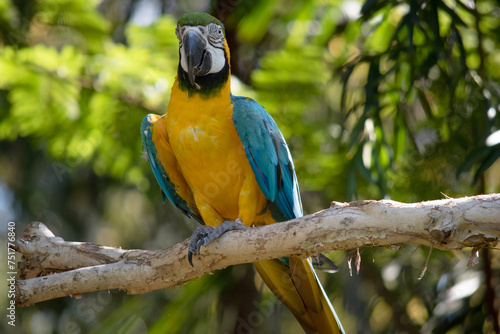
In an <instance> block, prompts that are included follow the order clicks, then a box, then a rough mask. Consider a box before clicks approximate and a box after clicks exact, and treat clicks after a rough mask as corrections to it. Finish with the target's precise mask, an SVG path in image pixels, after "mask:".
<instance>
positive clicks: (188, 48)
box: [182, 30, 212, 89]
mask: <svg viewBox="0 0 500 334" xmlns="http://www.w3.org/2000/svg"><path fill="white" fill-rule="evenodd" d="M182 43H183V45H184V53H185V56H186V64H187V67H188V78H189V82H190V83H191V85H192V86H194V87H196V89H200V88H201V87H200V86H199V85H198V84H197V83H196V77H197V76H198V77H199V76H204V75H207V74H208V72H210V69H211V68H212V56H211V54H210V52H207V50H206V41H205V39H204V38H203V37H202V36H200V34H198V33H197V32H196V31H194V30H189V31H187V32H186V34H185V35H184V38H183V42H182Z"/></svg>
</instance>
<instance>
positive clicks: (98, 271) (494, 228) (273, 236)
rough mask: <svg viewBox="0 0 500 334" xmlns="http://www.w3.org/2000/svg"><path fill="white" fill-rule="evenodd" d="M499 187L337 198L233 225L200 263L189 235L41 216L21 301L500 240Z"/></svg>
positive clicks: (21, 247) (26, 244)
mask: <svg viewBox="0 0 500 334" xmlns="http://www.w3.org/2000/svg"><path fill="white" fill-rule="evenodd" d="M499 239H500V194H493V195H482V196H474V197H466V198H459V199H444V200H437V201H429V202H421V203H414V204H403V203H398V202H394V201H387V200H382V201H359V202H351V203H339V202H333V203H332V206H331V207H330V208H329V209H326V210H323V211H320V212H317V213H314V214H311V215H308V216H305V217H302V218H298V219H294V220H291V221H288V222H283V223H279V224H273V225H269V226H262V227H256V228H252V229H248V230H242V231H231V232H227V233H226V234H224V235H223V236H222V237H220V238H219V239H217V240H215V241H214V242H212V243H211V244H210V245H208V246H207V247H203V248H202V255H201V256H195V258H194V268H193V267H191V266H190V265H189V263H188V261H187V249H188V248H187V247H188V245H189V239H188V240H185V241H183V242H179V243H177V244H175V245H173V246H172V247H170V248H169V249H164V250H154V251H149V250H123V249H117V248H112V247H104V246H100V245H96V244H91V243H82V242H67V241H64V240H63V239H62V238H59V237H56V236H54V235H53V234H52V232H50V230H49V229H48V228H47V227H46V226H45V225H43V224H42V223H38V222H35V223H32V224H30V225H29V226H28V227H27V228H26V230H25V233H24V235H23V239H19V240H18V241H17V244H16V251H18V252H19V253H21V254H22V255H23V257H22V261H21V262H20V263H19V272H20V278H21V279H20V280H18V281H17V286H16V288H17V293H16V302H17V305H18V306H27V305H32V304H35V303H38V302H41V301H45V300H50V299H54V298H59V297H64V296H70V295H79V294H81V293H84V292H91V291H97V290H105V289H122V290H125V291H126V292H127V293H131V294H137V293H146V292H149V291H152V290H156V289H163V288H167V287H171V286H175V285H180V284H183V283H186V282H188V281H190V280H192V279H195V278H198V277H201V276H203V275H205V274H207V273H210V272H213V271H214V270H218V269H222V268H225V267H227V266H230V265H235V264H240V263H247V262H254V261H259V260H268V259H273V258H277V257H283V256H290V255H299V254H301V255H304V256H310V255H313V254H315V253H317V252H329V251H333V250H340V249H353V248H357V247H363V246H384V247H398V245H399V244H416V245H424V246H429V247H434V248H438V249H442V250H451V249H462V248H465V247H472V248H474V249H479V248H481V247H486V246H488V245H492V246H496V244H497V242H498V240H499Z"/></svg>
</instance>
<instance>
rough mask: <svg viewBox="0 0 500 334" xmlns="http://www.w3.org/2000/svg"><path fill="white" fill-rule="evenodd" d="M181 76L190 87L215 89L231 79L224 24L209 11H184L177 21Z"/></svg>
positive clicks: (183, 83) (181, 80)
mask: <svg viewBox="0 0 500 334" xmlns="http://www.w3.org/2000/svg"><path fill="white" fill-rule="evenodd" d="M175 34H176V35H177V38H178V39H179V69H178V77H179V81H180V83H181V85H182V86H185V88H187V89H188V90H190V91H192V90H193V89H195V90H199V91H203V90H205V91H206V90H212V89H213V88H216V87H217V86H220V85H221V84H223V83H225V82H226V81H227V79H228V78H229V73H230V72H229V71H230V69H229V48H228V46H227V42H226V38H225V32H224V25H223V24H222V23H221V22H220V21H219V20H217V19H216V18H215V17H213V16H211V15H209V14H206V13H188V14H184V15H183V16H182V17H181V18H180V19H179V22H178V23H177V29H176V30H175Z"/></svg>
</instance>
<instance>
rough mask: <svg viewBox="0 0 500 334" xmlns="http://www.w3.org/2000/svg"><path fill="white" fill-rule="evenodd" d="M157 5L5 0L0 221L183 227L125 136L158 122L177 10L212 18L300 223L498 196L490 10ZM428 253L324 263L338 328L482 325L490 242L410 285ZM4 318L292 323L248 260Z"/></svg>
mask: <svg viewBox="0 0 500 334" xmlns="http://www.w3.org/2000/svg"><path fill="white" fill-rule="evenodd" d="M166 3H167V2H161V1H154V0H143V1H136V0H129V1H117V0H102V1H86V0H77V1H75V0H50V1H47V0H44V1H41V0H40V1H32V0H16V1H11V0H0V216H1V218H2V224H4V221H5V222H6V221H7V220H14V221H16V222H18V229H17V232H18V235H20V234H21V231H22V226H24V225H25V224H26V223H28V222H29V221H31V220H35V219H36V220H40V221H43V222H44V223H45V224H47V225H48V226H49V227H50V228H51V230H53V231H54V232H55V233H56V234H57V235H60V236H62V237H64V238H65V239H66V240H78V241H91V242H97V243H101V244H104V245H110V246H122V247H124V248H132V247H136V248H147V249H154V248H165V247H168V246H170V245H172V244H173V243H175V242H178V241H180V240H183V239H184V238H187V237H188V236H189V235H190V234H191V232H192V230H193V229H194V228H195V227H196V223H195V222H193V221H190V220H188V219H186V218H185V217H183V216H182V215H181V214H179V212H177V211H176V210H175V209H174V208H173V207H172V206H171V205H170V204H165V205H162V204H161V197H160V193H159V188H158V186H157V185H156V182H155V180H154V178H153V175H152V173H151V171H150V168H149V166H148V164H147V162H146V161H145V160H143V159H141V151H142V148H141V142H140V134H139V126H140V122H141V120H142V118H143V117H144V116H145V115H146V114H148V113H151V112H154V113H158V114H162V113H164V111H165V108H166V106H167V103H168V99H169V94H170V87H171V85H172V83H173V79H174V76H175V73H176V69H177V57H178V56H177V54H178V49H177V39H176V37H175V34H174V30H175V25H176V18H177V17H179V16H180V15H181V14H182V13H183V12H186V11H197V10H198V11H200V10H201V11H207V12H210V13H212V14H213V15H215V16H216V17H218V18H219V19H221V20H222V21H223V22H224V24H225V26H226V36H227V38H228V42H229V45H230V48H231V51H232V53H231V65H232V73H233V75H234V77H233V84H234V85H233V93H235V94H242V95H250V96H252V97H253V98H255V99H256V100H257V101H258V102H259V103H260V104H262V105H263V106H264V107H265V108H266V109H267V111H268V112H269V113H270V114H271V115H272V116H273V117H274V118H275V120H276V121H277V123H278V125H279V126H280V129H281V130H282V132H283V134H284V135H285V137H286V138H287V141H288V143H289V146H290V148H291V150H292V155H293V157H294V162H295V166H296V169H297V174H298V177H299V181H300V184H301V190H302V196H303V202H304V206H305V209H306V211H307V212H314V211H317V210H320V209H323V208H325V207H327V206H328V204H329V202H330V201H332V200H337V201H351V200H356V199H380V198H390V199H394V200H398V201H404V202H414V201H423V200H431V199H437V198H442V197H443V195H449V196H453V197H458V196H470V195H475V194H478V193H485V192H499V191H500V163H499V162H498V157H499V156H500V143H499V142H500V140H498V137H499V136H500V133H499V132H498V130H499V129H500V117H499V115H498V113H499V112H500V110H499V105H500V99H499V98H500V87H499V85H498V82H500V70H499V68H500V56H499V55H500V21H499V20H498V15H499V12H500V7H499V6H498V4H497V3H496V2H494V1H491V0H480V1H462V0H449V1H448V0H447V1H444V0H430V1H419V0H404V1H390V2H385V1H377V0H366V1H365V2H355V1H342V0H332V1H320V0H315V1H303V2H292V1H287V0H276V1H265V0H258V1H248V0H236V1H234V0H228V1H223V0H220V1H211V2H208V1H194V0H193V1H187V2H181V1H178V2H170V4H169V5H167V4H166ZM2 226H3V225H2ZM1 232H2V233H3V232H5V231H4V230H3V227H2V230H1ZM429 252H430V251H429V249H427V248H417V247H413V246H403V247H402V248H401V249H399V250H385V249H378V248H367V249H362V250H360V258H361V266H360V272H359V274H358V273H356V270H355V269H353V270H352V271H353V273H352V275H350V269H349V268H351V267H355V264H354V259H355V258H356V251H353V252H334V253H332V254H330V256H331V258H332V259H333V260H334V261H335V262H336V263H337V264H338V265H339V267H340V272H339V273H337V274H334V275H323V274H321V279H322V280H323V281H324V285H325V289H326V291H328V293H329V295H330V297H331V299H332V303H333V305H334V307H335V308H336V310H337V312H338V314H339V317H340V319H341V320H342V322H343V324H344V327H345V328H346V330H347V332H348V333H356V332H357V333H417V332H424V333H431V332H432V333H492V332H494V330H495V329H496V328H498V327H495V325H494V324H495V322H496V323H498V320H499V319H494V317H495V316H494V315H493V314H494V313H493V312H492V311H491V308H490V306H491V304H492V303H493V304H494V305H495V307H496V309H497V310H498V308H499V306H500V301H499V298H498V295H499V294H500V292H499V291H498V287H497V286H492V284H493V283H494V282H496V284H498V283H499V282H498V277H500V254H498V251H495V250H491V251H489V252H483V253H481V255H482V256H481V257H480V260H481V261H480V264H479V265H478V266H476V267H473V268H467V261H468V258H469V254H470V251H463V252H441V251H436V250H434V251H432V253H431V254H430V257H429V261H428V270H427V271H426V273H425V275H424V276H423V278H422V279H420V280H419V276H420V274H421V272H422V270H423V269H424V268H425V263H426V259H427V256H428V254H429ZM5 262H6V261H3V262H2V266H3V265H5V264H4V263H5ZM488 267H491V271H488V270H487V269H485V268H488ZM4 272H6V270H4ZM492 277H493V278H492ZM489 287H490V288H491V287H492V288H493V294H492V292H491V290H488V288H489ZM2 295H4V296H6V293H4V294H2ZM489 298H490V299H489ZM491 300H493V301H491ZM6 301H7V300H6V299H3V298H2V299H1V305H0V306H2V305H6V304H5V302H6ZM2 307H3V306H2ZM496 317H498V314H497V315H496ZM18 324H19V326H18V327H16V329H14V332H15V330H17V331H18V332H19V333H87V332H91V333H117V332H120V333H143V332H146V330H147V331H148V332H150V333H230V332H235V333H270V332H273V333H275V332H276V333H279V332H281V333H295V332H300V329H299V326H298V324H297V323H296V321H295V320H294V318H293V316H292V315H291V314H290V313H289V312H288V310H286V308H284V307H283V306H282V305H281V304H280V303H279V302H277V301H276V299H275V298H274V296H273V295H272V293H270V291H269V290H268V289H267V288H264V287H263V284H262V281H261V280H260V278H259V277H258V276H255V272H254V271H253V268H252V267H251V266H244V265H242V266H235V267H232V268H228V269H226V270H222V271H219V272H217V273H215V274H214V275H210V276H206V277H203V278H200V279H198V280H196V281H193V282H190V283H189V284H187V285H185V286H182V287H178V288H175V289H168V290H165V291H157V292H153V293H150V294H147V295H141V296H127V295H124V294H123V293H121V292H119V291H109V292H107V291H101V292H97V293H93V294H86V295H84V296H83V298H81V299H78V300H77V299H71V298H64V299H61V300H55V301H49V302H45V303H41V304H38V305H35V306H32V307H29V308H23V309H18ZM0 328H2V331H8V332H11V331H12V330H13V328H10V327H8V326H7V324H6V322H2V323H1V324H0Z"/></svg>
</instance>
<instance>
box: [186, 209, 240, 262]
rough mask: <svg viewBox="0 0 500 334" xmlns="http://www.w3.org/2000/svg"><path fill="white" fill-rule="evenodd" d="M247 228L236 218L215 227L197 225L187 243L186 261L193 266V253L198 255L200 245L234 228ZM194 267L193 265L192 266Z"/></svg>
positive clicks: (206, 243) (204, 244)
mask: <svg viewBox="0 0 500 334" xmlns="http://www.w3.org/2000/svg"><path fill="white" fill-rule="evenodd" d="M247 228H249V227H248V226H246V225H243V223H242V222H241V220H240V219H239V218H238V219H236V220H226V221H225V222H223V223H222V224H220V225H219V226H217V227H210V226H207V225H203V226H200V227H198V228H197V229H196V230H195V231H194V232H193V235H192V236H191V242H190V243H189V250H188V261H189V264H190V265H191V266H193V254H196V255H199V254H200V249H201V246H206V245H208V244H209V243H211V242H212V241H214V240H215V239H217V238H218V237H220V236H221V235H223V234H224V233H226V232H227V231H234V230H244V229H247ZM193 267H194V266H193Z"/></svg>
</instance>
